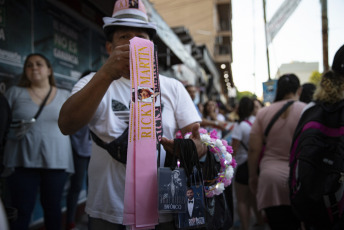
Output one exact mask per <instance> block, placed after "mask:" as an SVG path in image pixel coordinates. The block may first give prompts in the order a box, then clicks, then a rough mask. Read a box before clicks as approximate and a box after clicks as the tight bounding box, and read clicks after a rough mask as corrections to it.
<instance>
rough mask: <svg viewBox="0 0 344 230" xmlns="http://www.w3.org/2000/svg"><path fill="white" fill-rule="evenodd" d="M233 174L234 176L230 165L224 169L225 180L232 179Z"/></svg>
mask: <svg viewBox="0 0 344 230" xmlns="http://www.w3.org/2000/svg"><path fill="white" fill-rule="evenodd" d="M233 174H234V169H233V167H232V166H231V165H230V166H228V168H227V169H226V173H225V177H226V179H228V180H229V179H231V178H232V177H233Z"/></svg>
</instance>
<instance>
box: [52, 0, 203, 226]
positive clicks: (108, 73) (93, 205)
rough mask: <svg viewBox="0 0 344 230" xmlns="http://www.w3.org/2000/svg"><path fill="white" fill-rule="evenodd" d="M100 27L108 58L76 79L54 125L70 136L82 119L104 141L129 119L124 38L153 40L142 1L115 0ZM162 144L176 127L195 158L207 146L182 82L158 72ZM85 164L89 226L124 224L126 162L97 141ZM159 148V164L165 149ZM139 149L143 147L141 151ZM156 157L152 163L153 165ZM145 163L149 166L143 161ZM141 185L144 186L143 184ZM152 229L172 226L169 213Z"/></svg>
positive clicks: (167, 144) (169, 145) (166, 143)
mask: <svg viewBox="0 0 344 230" xmlns="http://www.w3.org/2000/svg"><path fill="white" fill-rule="evenodd" d="M103 20H104V26H103V28H104V32H105V35H106V38H107V42H106V50H107V52H108V54H109V58H108V60H107V61H106V63H105V64H104V65H103V66H102V67H101V68H100V69H99V71H98V72H96V73H92V74H90V75H88V76H86V77H84V78H82V79H81V80H79V81H78V82H77V83H76V84H75V86H74V88H73V90H72V96H71V97H70V98H69V99H68V100H67V101H66V102H65V104H64V105H63V107H62V109H61V111H60V116H59V127H60V129H61V131H62V133H64V134H65V135H70V134H73V133H74V132H76V131H77V130H78V129H80V128H81V127H83V126H84V125H86V124H89V127H90V130H91V131H92V132H93V133H94V134H95V135H96V136H98V137H99V139H101V140H102V141H103V142H104V143H109V142H111V141H113V140H114V139H117V138H119V137H120V136H121V135H122V133H123V132H124V131H125V129H126V128H127V127H128V122H129V115H130V110H129V106H130V105H129V102H130V99H131V98H130V97H131V86H130V80H129V78H130V71H129V40H130V39H132V38H133V37H139V38H144V39H150V40H152V37H153V36H154V35H155V34H156V27H155V25H153V24H152V23H150V22H148V18H147V14H146V12H145V7H144V5H143V3H142V2H141V0H135V1H134V0H118V1H116V2H115V6H114V11H113V15H112V17H111V18H110V17H105V18H104V19H103ZM160 89H161V104H162V107H163V108H162V124H163V138H162V141H161V143H162V145H163V146H164V149H165V150H167V151H169V152H172V151H171V150H172V147H173V138H174V135H175V133H176V131H177V130H178V129H180V130H181V131H182V133H183V134H185V133H186V132H191V131H192V136H191V137H192V139H193V140H194V142H195V144H196V147H197V151H198V155H199V157H201V156H203V155H205V153H206V151H207V149H206V146H205V145H204V144H202V142H201V140H200V136H199V132H198V129H199V124H198V122H200V121H201V118H200V117H199V115H198V114H197V111H196V109H195V107H194V105H193V102H192V100H191V99H190V97H189V95H188V93H187V91H186V90H185V88H184V87H183V85H182V84H181V83H180V82H179V81H177V80H175V79H172V78H167V77H164V76H161V75H160ZM92 148H93V150H92V156H91V160H90V165H89V187H88V198H87V204H86V212H87V214H88V215H89V229H91V230H92V229H94V230H99V229H101V230H106V229H111V230H115V229H125V226H124V225H123V208H124V201H123V200H124V189H125V174H126V165H125V164H123V163H121V162H119V161H117V160H115V159H114V158H112V157H111V156H110V154H109V153H108V152H107V151H106V150H105V149H104V148H102V147H100V146H99V145H97V144H93V147H92ZM164 149H161V161H160V162H161V163H160V165H163V163H164V160H165V155H166V153H165V150H164ZM141 151H143V152H144V150H141ZM154 163H156V162H152V164H154ZM147 167H149V165H147ZM142 189H144V188H142ZM159 223H160V224H159V225H157V226H156V229H164V230H165V229H167V230H168V229H174V224H173V219H172V216H171V215H161V214H160V215H159Z"/></svg>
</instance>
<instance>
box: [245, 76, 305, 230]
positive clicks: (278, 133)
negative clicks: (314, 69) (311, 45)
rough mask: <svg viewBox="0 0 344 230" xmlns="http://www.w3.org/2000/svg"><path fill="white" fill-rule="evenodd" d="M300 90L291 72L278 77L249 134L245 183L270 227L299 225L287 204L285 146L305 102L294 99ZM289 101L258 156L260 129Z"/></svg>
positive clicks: (279, 229) (290, 228)
mask: <svg viewBox="0 0 344 230" xmlns="http://www.w3.org/2000/svg"><path fill="white" fill-rule="evenodd" d="M300 93H301V87H300V81H299V79H298V77H297V76H296V75H295V74H285V75H283V76H281V77H280V78H279V79H278V82H277V92H276V97H275V101H274V102H273V103H272V104H271V105H270V106H268V107H264V108H262V109H260V110H259V111H258V113H257V116H256V120H255V122H254V123H253V125H252V129H251V133H250V141H249V150H248V166H249V186H250V189H251V191H252V192H253V193H254V194H256V198H257V207H258V210H264V212H265V214H266V217H267V221H268V223H269V226H270V228H271V230H284V229H285V230H293V229H295V230H297V229H298V228H299V227H300V222H299V221H298V219H297V218H296V217H295V215H294V213H293V211H292V208H291V205H290V199H289V188H288V186H287V184H288V176H289V149H290V145H291V141H292V137H293V133H294V131H295V128H296V125H297V122H298V120H299V118H300V116H301V112H302V110H303V108H304V107H305V105H306V104H305V103H303V102H299V101H298V99H299V96H300ZM290 100H293V101H295V102H294V103H293V104H292V105H291V106H290V107H289V108H288V109H287V110H286V111H285V112H284V113H282V114H281V116H280V117H279V118H278V119H277V120H276V122H275V123H274V124H273V126H272V128H271V129H270V132H269V134H268V136H267V137H266V139H265V143H266V144H265V151H264V154H263V156H262V157H261V150H262V147H263V140H264V131H265V129H266V127H267V126H268V123H270V121H271V119H272V117H273V116H274V115H275V114H276V113H277V111H279V110H280V109H281V108H282V107H283V106H284V105H285V104H286V103H287V102H288V101H290ZM260 159H261V160H260ZM258 171H259V173H258Z"/></svg>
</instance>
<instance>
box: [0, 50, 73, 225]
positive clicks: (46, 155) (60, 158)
mask: <svg viewBox="0 0 344 230" xmlns="http://www.w3.org/2000/svg"><path fill="white" fill-rule="evenodd" d="M69 95H70V93H69V92H68V91H67V90H63V89H58V88H57V87H56V86H55V80H54V75H53V69H52V66H51V64H50V62H49V60H48V59H47V58H46V57H45V56H43V55H42V54H38V53H33V54H30V55H28V56H27V57H26V60H25V62H24V67H23V73H22V75H21V78H20V80H19V83H18V85H17V86H12V87H11V88H9V89H8V90H7V91H6V93H5V96H6V98H7V100H8V102H9V104H10V107H11V109H12V118H13V121H29V122H30V123H32V126H31V127H30V128H29V129H28V131H27V132H26V133H25V134H24V135H23V137H18V138H14V137H13V138H11V139H9V138H8V140H7V142H6V145H5V156H4V165H5V172H6V173H8V172H11V174H10V175H9V176H8V177H7V184H8V187H9V191H10V196H11V206H13V207H14V208H16V209H17V210H18V218H17V220H16V221H15V222H13V223H10V224H11V230H16V229H18V230H25V229H28V228H29V223H30V220H31V215H32V211H33V209H34V206H35V203H36V199H37V197H38V194H40V201H41V204H42V207H43V212H44V225H45V227H46V229H49V230H51V229H56V230H61V223H62V215H61V198H62V193H63V189H64V185H65V183H66V180H67V177H68V174H69V173H73V172H74V167H73V158H72V149H71V143H70V139H69V137H68V136H65V135H63V134H62V133H61V131H60V130H59V127H58V125H57V120H58V115H59V111H60V109H61V106H62V104H63V103H64V102H65V100H66V99H67V98H68V97H69ZM45 98H46V104H45V106H43V107H42V110H41V112H40V114H39V117H37V119H32V118H33V117H34V115H35V113H36V112H37V111H38V109H39V108H40V105H42V102H44V100H45ZM38 191H39V193H38Z"/></svg>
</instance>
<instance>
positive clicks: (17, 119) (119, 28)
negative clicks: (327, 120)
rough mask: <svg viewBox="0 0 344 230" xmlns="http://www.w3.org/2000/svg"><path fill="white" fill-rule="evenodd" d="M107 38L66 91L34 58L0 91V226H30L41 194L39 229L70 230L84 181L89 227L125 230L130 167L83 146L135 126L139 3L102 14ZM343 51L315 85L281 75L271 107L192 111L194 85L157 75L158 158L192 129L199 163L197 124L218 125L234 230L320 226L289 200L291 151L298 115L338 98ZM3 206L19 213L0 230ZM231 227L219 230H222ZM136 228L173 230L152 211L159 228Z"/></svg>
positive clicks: (41, 59)
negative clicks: (96, 65)
mask: <svg viewBox="0 0 344 230" xmlns="http://www.w3.org/2000/svg"><path fill="white" fill-rule="evenodd" d="M104 32H105V36H106V39H107V41H106V50H107V52H108V54H109V58H108V59H107V61H106V62H105V63H104V65H103V66H102V67H101V68H100V69H99V70H98V71H89V72H87V73H85V74H83V75H82V76H81V78H80V79H79V80H78V81H77V82H76V84H75V85H74V87H73V89H72V91H71V92H69V91H68V90H65V89H60V88H58V87H57V86H56V84H55V79H54V74H53V68H52V65H51V63H50V61H49V60H48V59H47V58H46V57H45V56H44V55H42V54H39V53H32V54H29V55H28V56H27V57H26V60H25V62H24V66H23V71H22V75H21V76H20V79H19V81H18V84H17V85H15V86H12V87H10V88H9V89H8V90H7V91H6V92H5V95H1V96H0V108H1V113H0V119H1V120H0V160H1V162H0V163H1V164H0V172H1V177H2V178H1V187H0V188H1V190H0V191H1V198H2V199H1V200H0V201H1V202H0V228H1V229H5V230H7V229H11V230H16V229H18V230H25V229H29V225H30V220H31V215H32V212H33V209H34V206H35V204H36V199H38V195H39V201H40V203H41V205H42V208H43V213H44V214H43V219H44V226H45V228H46V229H47V230H53V229H56V230H61V229H66V230H71V229H75V227H76V226H75V214H76V208H77V205H78V198H79V195H80V191H81V189H82V186H83V182H84V181H85V178H87V200H86V207H85V212H86V213H87V215H88V228H89V229H90V230H99V229H102V230H107V229H109V230H110V229H112V230H116V229H123V230H124V229H126V225H133V223H131V222H130V221H128V220H127V219H126V218H127V216H126V215H127V214H128V213H127V207H126V198H125V196H126V194H125V190H126V189H127V182H128V181H127V180H128V179H127V177H126V176H127V175H126V174H127V173H128V170H127V166H128V167H129V165H130V164H131V163H129V162H128V163H127V165H125V164H124V163H123V162H120V161H118V160H116V158H114V157H113V156H112V155H110V154H109V153H108V151H109V150H108V149H106V148H104V145H99V144H98V143H95V142H92V140H91V133H92V135H96V136H97V137H98V138H99V139H100V140H101V141H103V142H104V143H114V140H116V139H118V138H120V137H121V136H122V135H123V133H124V134H126V135H127V133H126V131H127V127H128V126H129V124H131V123H130V122H131V120H132V119H133V114H132V112H131V111H132V110H131V105H133V103H135V101H133V98H132V95H133V94H132V92H133V91H132V88H131V78H130V76H131V75H130V68H129V59H130V54H129V51H130V50H129V46H130V40H131V39H132V38H134V37H138V38H141V39H146V40H152V39H153V37H154V36H155V34H156V26H155V25H154V24H152V23H150V22H148V20H147V14H146V12H145V9H144V5H143V4H142V2H141V1H136V2H135V4H134V5H130V7H129V4H128V5H122V4H120V2H119V1H118V2H116V3H115V6H114V14H113V16H112V17H106V18H104ZM343 53H344V48H343V47H341V48H340V49H339V51H338V53H337V54H336V56H335V60H334V62H333V68H332V69H331V70H330V71H329V72H326V73H325V74H324V75H323V77H322V80H321V82H320V84H319V86H317V88H316V87H315V85H312V84H305V85H301V84H300V81H299V79H298V77H297V76H296V75H295V74H292V73H291V74H284V75H282V76H280V77H279V79H278V82H277V89H276V97H275V100H274V102H273V103H271V105H269V106H264V105H263V103H262V102H261V101H259V100H258V99H257V98H250V97H242V98H241V99H240V100H239V102H238V103H236V105H232V107H229V106H225V105H223V104H222V103H221V101H219V100H213V99H209V100H206V101H205V102H201V103H199V102H198V103H197V104H196V103H195V99H196V94H197V91H198V89H197V87H196V86H194V85H186V86H184V85H183V84H182V83H181V82H179V81H178V80H176V79H173V78H169V77H166V76H163V75H160V76H159V81H160V85H159V87H160V92H161V94H159V93H158V94H156V95H158V96H157V97H159V98H160V100H161V105H162V112H161V117H162V121H163V122H162V130H163V134H162V137H161V139H160V143H161V145H162V146H160V145H159V147H158V148H160V149H158V152H159V157H160V161H161V162H165V158H167V157H168V156H169V155H170V154H171V153H174V152H175V149H174V138H175V134H176V132H177V131H179V130H180V131H181V133H182V135H184V134H186V133H191V136H190V139H191V140H192V141H193V143H194V144H195V148H196V150H197V155H198V157H199V158H202V157H204V156H206V154H207V152H208V149H207V147H206V146H205V145H204V143H203V142H202V139H201V135H200V132H199V129H200V128H201V127H202V128H204V129H206V130H207V131H208V132H211V131H212V130H216V131H217V132H216V133H217V138H219V139H225V140H226V141H227V142H229V144H230V145H231V146H232V148H233V157H234V158H235V160H236V164H237V166H236V168H235V172H234V179H233V182H232V184H231V185H230V187H229V188H228V189H227V188H226V190H225V193H226V204H225V205H227V206H228V207H230V209H231V212H232V219H233V213H234V212H236V213H237V214H238V217H239V221H240V229H242V230H249V229H268V228H270V229H271V230H284V229H285V230H299V229H303V230H317V229H320V228H319V227H318V226H316V225H314V224H313V223H310V222H307V220H302V219H300V218H299V216H298V215H297V214H296V213H295V211H294V210H293V206H292V204H291V202H290V188H289V187H288V180H289V176H290V174H289V173H290V171H289V161H290V148H291V144H292V141H293V137H294V132H295V130H296V127H297V125H298V122H299V119H300V118H301V116H302V114H304V111H306V110H307V109H309V108H311V107H312V106H313V107H314V106H320V103H325V104H326V105H328V104H336V103H340V102H342V101H343V100H344V96H343V95H344V87H343V85H344V83H343V82H344V80H343V79H344V75H343V74H344V55H343ZM314 91H315V93H314ZM138 93H139V95H138V97H141V102H142V103H146V104H147V103H151V102H152V101H154V100H150V101H145V100H144V99H147V98H150V97H151V96H152V95H153V94H154V93H156V92H153V90H147V89H146V90H143V89H140V91H138ZM313 94H314V97H313ZM307 103H310V104H308V106H307ZM146 114H149V112H147V113H146ZM114 148H115V149H117V148H118V149H119V148H120V146H118V145H115V146H114ZM118 151H119V150H118ZM136 151H139V152H140V151H142V150H140V149H138V150H136ZM176 154H177V155H178V154H179V153H178V152H177V153H176ZM152 165H154V163H152ZM146 167H152V166H151V165H147V166H146ZM86 172H87V173H86ZM67 182H68V183H67ZM66 184H69V186H68V194H67V200H66V201H67V202H66V206H67V211H66V218H65V219H66V220H65V223H64V226H63V222H62V211H61V210H62V209H61V205H62V204H61V203H62V197H63V193H64V189H65V187H66ZM140 189H144V188H140ZM232 189H233V190H234V193H233V192H232ZM189 193H190V194H191V192H189ZM192 194H193V193H192ZM191 199H192V197H191V198H190V200H191ZM234 203H236V204H235V205H234ZM3 206H5V207H11V208H13V209H14V210H16V213H15V218H13V219H10V218H9V216H8V217H7V220H8V224H9V227H8V226H7V223H6V222H7V221H4V219H6V216H4V213H5V212H6V211H4V208H3ZM234 207H235V210H234ZM8 210H9V209H8ZM342 211H343V210H341V212H342ZM189 212H190V213H191V211H189ZM8 214H9V213H8V212H7V215H8ZM4 217H5V218H4ZM324 218H325V217H324ZM341 219H343V218H341ZM341 219H340V220H339V222H341ZM143 220H144V221H145V219H144V218H143ZM252 220H253V221H254V223H253V226H251V225H252ZM233 222H234V221H232V223H231V224H229V225H226V226H222V227H221V229H229V228H231V227H232V225H233ZM342 222H343V221H342ZM144 224H147V225H150V224H153V225H155V229H160V230H169V229H176V227H175V222H174V216H173V215H171V214H169V213H158V219H157V220H156V222H153V223H150V222H149V223H146V222H144ZM333 226H336V223H334V224H332V225H331V228H332V227H333ZM141 227H142V226H141ZM202 229H212V228H211V226H208V227H206V228H202ZM333 229H340V228H339V227H337V228H336V227H334V228H333Z"/></svg>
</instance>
